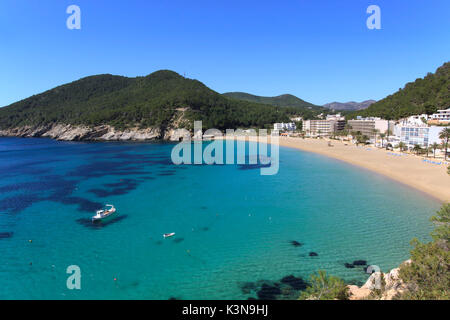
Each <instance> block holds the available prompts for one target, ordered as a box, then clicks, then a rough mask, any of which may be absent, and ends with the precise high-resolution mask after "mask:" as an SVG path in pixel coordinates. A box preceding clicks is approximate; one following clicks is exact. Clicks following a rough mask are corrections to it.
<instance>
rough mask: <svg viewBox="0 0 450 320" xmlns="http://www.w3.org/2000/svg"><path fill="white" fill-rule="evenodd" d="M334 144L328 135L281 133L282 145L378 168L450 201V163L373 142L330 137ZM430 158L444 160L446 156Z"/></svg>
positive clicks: (370, 168) (377, 169) (384, 172)
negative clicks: (366, 143) (359, 143)
mask: <svg viewBox="0 0 450 320" xmlns="http://www.w3.org/2000/svg"><path fill="white" fill-rule="evenodd" d="M330 141H331V144H332V145H333V147H329V146H328V140H325V139H302V138H291V137H280V145H281V146H284V147H289V148H295V149H299V150H303V151H308V152H315V153H319V154H322V155H324V156H328V157H332V158H335V159H339V160H342V161H345V162H348V163H351V164H353V165H357V166H360V167H363V168H366V169H369V170H372V171H374V172H377V173H380V174H382V175H385V176H387V177H389V178H391V179H394V180H396V181H398V182H400V183H403V184H406V185H408V186H410V187H413V188H415V189H418V190H420V191H422V192H424V193H426V194H428V195H430V196H431V197H433V198H435V199H437V200H439V201H441V202H450V175H449V174H447V165H444V164H441V165H436V164H432V163H427V162H424V161H423V159H424V157H418V156H415V155H411V154H403V155H402V156H394V155H392V154H393V153H394V154H400V153H399V152H395V151H387V150H385V149H378V148H375V147H370V146H359V147H357V146H355V145H352V144H351V143H348V145H345V144H344V143H343V142H340V141H336V140H330ZM428 160H431V161H435V162H441V161H442V159H436V160H435V159H433V157H432V156H431V157H430V158H428Z"/></svg>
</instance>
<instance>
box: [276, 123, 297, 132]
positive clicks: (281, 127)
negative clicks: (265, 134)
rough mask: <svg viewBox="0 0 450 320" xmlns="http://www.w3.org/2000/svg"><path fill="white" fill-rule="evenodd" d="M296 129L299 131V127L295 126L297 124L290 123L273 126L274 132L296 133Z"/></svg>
mask: <svg viewBox="0 0 450 320" xmlns="http://www.w3.org/2000/svg"><path fill="white" fill-rule="evenodd" d="M295 129H297V127H296V126H295V123H293V122H288V123H283V122H282V123H274V124H273V130H278V131H294V130H295Z"/></svg>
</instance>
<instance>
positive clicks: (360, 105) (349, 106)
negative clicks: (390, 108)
mask: <svg viewBox="0 0 450 320" xmlns="http://www.w3.org/2000/svg"><path fill="white" fill-rule="evenodd" d="M375 102H376V100H366V101H363V102H354V101H350V102H331V103H327V104H324V105H323V106H324V107H325V108H327V109H330V110H335V111H357V110H363V109H366V108H368V107H370V106H371V105H372V104H374V103H375Z"/></svg>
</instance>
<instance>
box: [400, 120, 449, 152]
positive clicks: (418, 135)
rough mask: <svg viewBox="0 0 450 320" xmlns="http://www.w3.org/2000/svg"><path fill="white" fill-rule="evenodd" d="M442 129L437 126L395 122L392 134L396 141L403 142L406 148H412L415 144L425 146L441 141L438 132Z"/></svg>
mask: <svg viewBox="0 0 450 320" xmlns="http://www.w3.org/2000/svg"><path fill="white" fill-rule="evenodd" d="M443 129H444V127H439V126H430V127H428V126H427V125H420V126H418V125H411V124H406V125H405V124H397V125H396V126H395V129H394V134H395V135H396V137H397V138H398V141H401V142H403V143H404V144H405V145H406V146H407V147H408V148H414V146H415V145H419V146H421V147H422V148H427V147H428V146H430V145H432V144H433V143H438V144H440V143H441V139H439V134H440V133H441V131H442V130H443Z"/></svg>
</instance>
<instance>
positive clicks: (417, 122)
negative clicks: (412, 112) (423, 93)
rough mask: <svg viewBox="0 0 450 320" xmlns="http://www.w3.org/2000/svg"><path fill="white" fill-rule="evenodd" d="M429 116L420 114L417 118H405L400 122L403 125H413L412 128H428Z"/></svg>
mask: <svg viewBox="0 0 450 320" xmlns="http://www.w3.org/2000/svg"><path fill="white" fill-rule="evenodd" d="M429 117H430V116H429V115H427V114H420V115H416V116H410V117H408V118H403V119H400V120H399V123H401V124H403V125H405V126H406V125H411V126H419V127H420V126H426V125H427V120H428V119H429Z"/></svg>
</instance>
